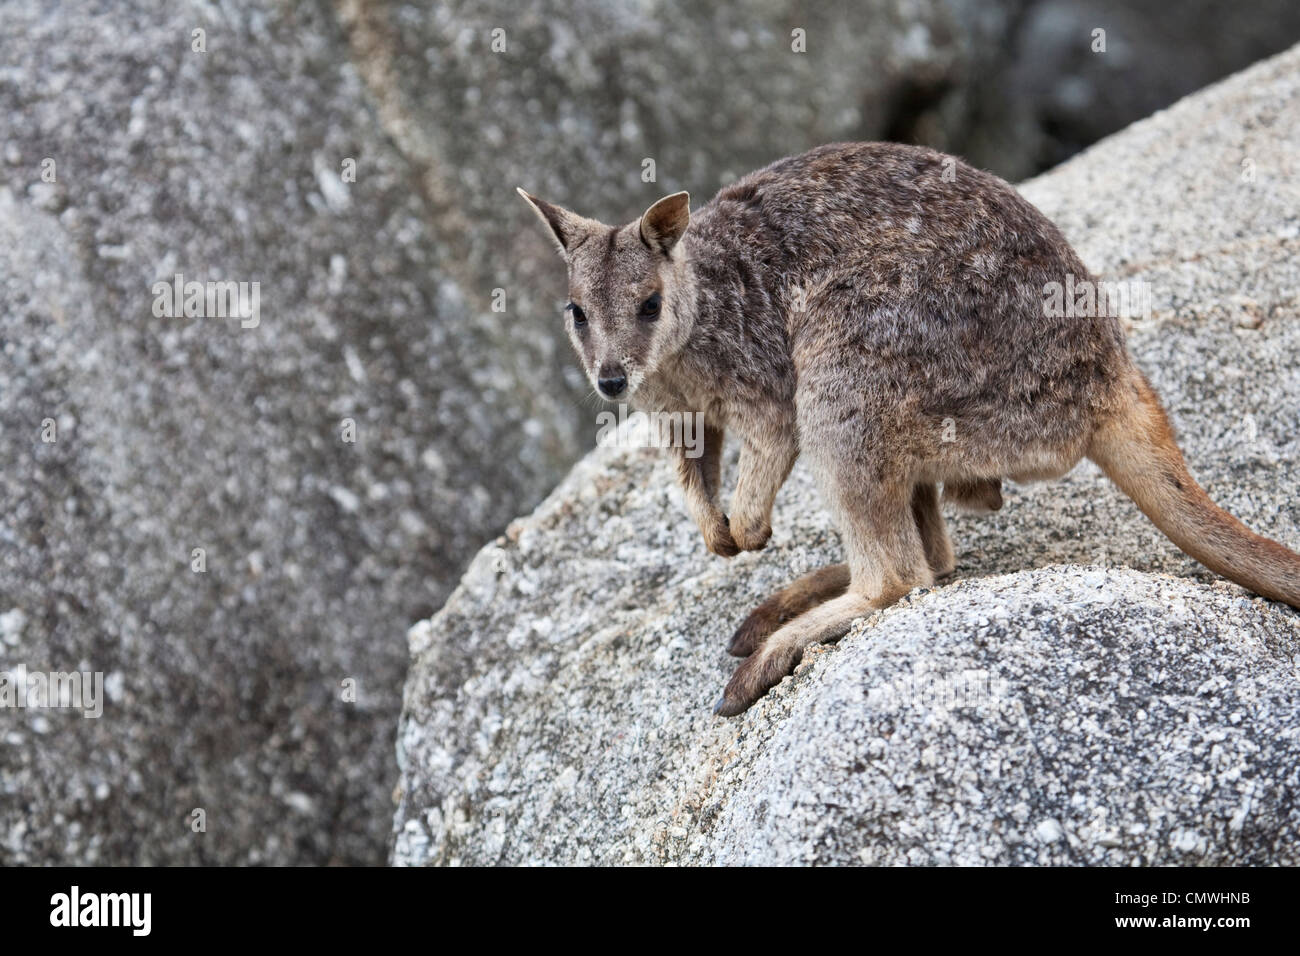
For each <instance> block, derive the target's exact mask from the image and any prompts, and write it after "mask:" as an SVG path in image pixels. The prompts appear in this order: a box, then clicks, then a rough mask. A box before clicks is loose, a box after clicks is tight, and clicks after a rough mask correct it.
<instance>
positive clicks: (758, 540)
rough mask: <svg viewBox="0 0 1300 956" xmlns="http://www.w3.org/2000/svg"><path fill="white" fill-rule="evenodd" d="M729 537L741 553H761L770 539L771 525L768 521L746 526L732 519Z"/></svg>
mask: <svg viewBox="0 0 1300 956" xmlns="http://www.w3.org/2000/svg"><path fill="white" fill-rule="evenodd" d="M731 537H732V538H733V539H734V540H735V542H736V547H738V548H740V550H741V551H762V550H763V548H764V547H765V546H766V545H767V542H768V539H770V538H771V537H772V524H771V522H768V521H762V522H759V523H756V524H746V523H745V522H743V521H738V520H736V519H732V521H731Z"/></svg>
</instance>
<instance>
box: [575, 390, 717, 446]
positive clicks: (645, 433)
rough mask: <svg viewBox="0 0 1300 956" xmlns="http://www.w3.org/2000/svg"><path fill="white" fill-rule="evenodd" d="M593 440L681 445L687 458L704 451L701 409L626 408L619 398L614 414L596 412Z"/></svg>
mask: <svg viewBox="0 0 1300 956" xmlns="http://www.w3.org/2000/svg"><path fill="white" fill-rule="evenodd" d="M596 425H597V426H598V430H597V432H596V444H598V445H600V446H602V447H609V446H613V447H615V448H684V449H686V452H685V454H686V457H687V458H699V457H700V456H701V455H702V454H704V413H703V412H642V411H631V412H629V411H628V407H627V405H626V404H625V403H622V402H620V403H619V406H618V414H617V415H616V414H614V412H612V411H603V412H600V413H599V414H597V415H596Z"/></svg>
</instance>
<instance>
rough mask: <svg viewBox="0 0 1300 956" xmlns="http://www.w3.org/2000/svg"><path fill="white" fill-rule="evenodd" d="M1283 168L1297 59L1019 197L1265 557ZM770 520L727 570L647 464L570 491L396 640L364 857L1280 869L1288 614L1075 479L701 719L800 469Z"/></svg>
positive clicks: (1297, 382) (1008, 514) (1292, 156)
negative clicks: (950, 572) (384, 767)
mask: <svg viewBox="0 0 1300 956" xmlns="http://www.w3.org/2000/svg"><path fill="white" fill-rule="evenodd" d="M1243 159H1250V160H1252V162H1253V166H1252V167H1248V168H1251V169H1253V172H1254V175H1253V177H1245V178H1243V172H1244V171H1246V170H1244V169H1243V167H1242V160H1243ZM1298 163H1300V48H1296V49H1293V50H1290V51H1288V52H1287V53H1285V54H1283V55H1281V56H1279V57H1276V58H1274V59H1273V60H1270V61H1267V62H1265V63H1262V64H1260V65H1258V66H1256V67H1254V68H1252V69H1250V70H1248V71H1246V72H1245V73H1242V74H1240V75H1238V76H1235V77H1233V78H1232V79H1230V80H1229V81H1227V82H1225V83H1223V84H1220V85H1219V86H1216V87H1214V88H1212V89H1210V90H1208V91H1205V92H1203V93H1200V94H1198V95H1196V96H1194V97H1192V98H1190V99H1188V100H1186V101H1184V102H1182V103H1180V104H1178V105H1177V106H1176V107H1174V108H1172V109H1170V110H1168V111H1166V112H1163V113H1160V114H1157V115H1156V116H1154V117H1152V118H1151V119H1149V120H1146V121H1143V122H1141V123H1139V124H1137V125H1135V126H1134V127H1132V128H1131V129H1129V130H1127V131H1125V132H1123V133H1121V134H1119V135H1117V136H1115V137H1113V138H1111V139H1109V140H1106V141H1104V142H1102V143H1101V144H1099V145H1097V146H1095V147H1094V148H1092V149H1091V150H1089V151H1088V152H1087V153H1085V154H1083V155H1082V156H1080V157H1078V158H1077V159H1075V160H1073V161H1071V162H1070V163H1068V164H1066V165H1065V166H1064V167H1062V168H1061V169H1059V170H1057V171H1055V172H1053V173H1051V174H1049V175H1047V176H1044V177H1042V178H1040V179H1038V180H1035V181H1034V182H1032V183H1030V184H1028V185H1027V186H1026V187H1025V192H1026V194H1027V195H1028V196H1029V197H1030V198H1031V199H1032V200H1033V201H1034V202H1035V203H1037V204H1038V205H1039V206H1040V207H1041V208H1042V209H1043V210H1044V211H1045V212H1046V213H1047V214H1048V215H1050V216H1052V217H1053V218H1054V219H1055V220H1056V221H1057V222H1059V223H1060V224H1061V225H1062V227H1063V229H1064V231H1065V233H1066V235H1067V236H1069V237H1070V238H1071V239H1072V240H1073V241H1074V242H1075V243H1076V245H1077V247H1078V249H1079V251H1080V253H1081V255H1082V256H1083V258H1084V260H1085V261H1086V262H1087V263H1088V264H1089V265H1090V266H1091V267H1092V268H1094V269H1096V270H1098V271H1099V272H1102V273H1103V274H1104V275H1105V276H1107V277H1123V278H1130V279H1140V280H1143V281H1145V282H1148V283H1150V285H1151V291H1152V297H1153V300H1154V309H1153V313H1152V315H1151V316H1150V317H1149V318H1147V319H1143V320H1140V321H1138V322H1136V323H1135V327H1134V328H1133V330H1132V335H1131V345H1132V348H1133V351H1134V353H1135V354H1136V355H1137V356H1138V359H1139V362H1140V364H1141V365H1142V366H1143V367H1144V369H1145V370H1146V371H1147V372H1148V373H1149V374H1150V376H1151V378H1152V379H1153V381H1154V383H1155V385H1156V387H1157V389H1158V390H1159V391H1160V392H1161V394H1162V395H1163V396H1164V397H1165V399H1166V402H1167V404H1168V406H1169V408H1170V411H1171V415H1172V418H1173V420H1174V422H1175V424H1176V426H1177V427H1178V428H1179V430H1180V437H1181V442H1182V444H1183V447H1184V449H1185V450H1186V452H1187V454H1188V457H1189V460H1190V462H1191V467H1192V470H1193V472H1194V473H1195V474H1197V475H1198V477H1199V478H1200V479H1201V480H1202V482H1203V483H1204V484H1205V485H1206V487H1207V489H1208V490H1209V491H1210V493H1211V495H1212V496H1213V497H1214V498H1215V499H1216V500H1218V501H1219V502H1220V503H1222V504H1223V505H1224V506H1225V507H1227V508H1228V509H1229V510H1231V511H1233V512H1234V513H1236V514H1237V515H1239V516H1240V517H1241V518H1242V519H1243V520H1245V521H1246V522H1247V523H1248V524H1250V525H1252V526H1253V527H1255V528H1256V529H1257V530H1259V531H1261V532H1262V533H1264V534H1267V535H1270V536H1271V537H1274V538H1276V539H1278V540H1280V541H1282V542H1284V543H1286V544H1288V545H1289V546H1290V547H1292V548H1300V513H1297V511H1296V509H1295V507H1294V502H1295V501H1296V500H1297V491H1300V368H1298V367H1297V365H1296V363H1295V361H1294V356H1295V355H1296V354H1298V353H1300V303H1297V300H1296V292H1295V290H1296V289H1297V288H1300V267H1297V265H1296V263H1297V262H1298V261H1300V257H1297V255H1296V245H1297V238H1300V214H1297V212H1296V210H1297V209H1300V176H1297V173H1300V170H1297V168H1296V166H1297V164H1298ZM774 523H775V526H776V530H775V535H774V537H773V540H772V543H771V544H770V545H769V546H768V549H767V550H766V551H765V552H761V553H758V554H746V555H742V556H741V557H739V558H736V559H734V560H732V561H730V562H727V561H724V560H722V559H719V558H714V557H711V556H709V555H707V554H706V553H705V552H704V550H703V547H702V546H701V544H700V542H699V540H698V533H697V532H696V530H695V529H694V527H693V526H692V525H691V524H690V522H689V520H688V519H687V518H686V516H685V512H684V507H683V504H682V502H681V498H680V494H679V493H678V492H677V491H676V489H675V488H674V487H673V484H672V478H671V473H670V469H669V467H668V463H667V462H666V461H665V459H664V458H663V457H662V456H661V454H660V453H658V452H655V451H653V450H624V449H617V448H605V449H599V450H597V451H596V452H594V453H592V454H591V455H590V456H588V457H587V458H586V459H585V460H583V461H582V462H581V463H580V464H579V465H578V466H576V467H575V469H574V470H573V471H572V473H571V474H570V475H569V477H568V478H567V479H566V480H565V481H564V482H563V483H562V484H561V486H560V487H559V488H558V489H556V491H555V492H553V493H552V495H551V496H550V497H549V498H548V499H547V500H546V501H545V502H544V503H543V504H542V505H541V506H540V507H539V508H538V509H537V511H536V512H535V513H533V514H532V515H531V516H529V517H527V518H523V519H520V520H518V521H516V522H514V523H513V524H512V525H511V526H510V528H509V529H508V530H507V533H506V534H505V535H504V536H503V537H502V538H501V539H499V540H498V541H497V542H496V543H495V544H494V545H493V546H491V547H489V548H487V549H485V550H484V551H483V552H481V553H480V554H479V556H478V557H477V558H476V559H475V560H474V562H473V563H472V564H471V566H470V568H469V570H468V572H467V573H466V575H465V577H464V579H463V580H462V582H461V585H460V587H459V588H458V589H457V590H456V592H455V593H454V594H453V595H452V597H451V598H450V599H449V601H448V603H447V605H446V606H445V607H444V608H443V610H442V611H441V612H439V614H438V615H436V616H435V617H434V618H433V619H432V620H431V621H428V622H425V623H421V624H419V625H417V626H416V627H415V628H413V629H412V630H411V632H410V642H411V653H412V664H411V671H410V677H409V679H408V683H407V688H406V695H405V704H404V712H403V717H402V721H401V725H400V730H399V738H398V758H399V764H400V766H401V768H402V773H401V780H400V783H399V788H398V794H399V798H400V803H399V807H398V812H397V816H396V820H395V824H394V831H395V848H394V854H393V859H394V861H395V862H397V863H402V864H420V863H502V862H507V863H515V862H529V863H571V862H579V863H584V862H590V863H597V862H600V863H617V862H670V861H671V862H692V863H709V862H764V863H793V862H801V863H808V862H815V863H832V862H835V863H839V862H859V861H863V862H873V863H885V862H913V863H923V862H933V863H946V862H963V863H965V862H989V863H1023V862H1036V863H1133V862H1138V863H1148V864H1163V863H1193V862H1206V863H1282V864H1290V865H1294V864H1296V863H1298V862H1300V845H1298V840H1300V809H1298V807H1300V801H1297V795H1298V790H1300V777H1298V776H1297V774H1298V773H1300V771H1298V770H1297V767H1300V738H1298V736H1297V721H1296V717H1297V707H1298V706H1300V705H1297V694H1298V692H1300V673H1298V671H1297V666H1296V652H1297V650H1300V615H1298V614H1297V613H1296V612H1294V611H1292V610H1290V609H1288V608H1285V607H1282V606H1279V605H1275V604H1270V603H1267V602H1264V601H1263V600H1261V599H1258V598H1253V597H1250V596H1248V595H1247V594H1246V593H1245V592H1244V591H1242V590H1241V589H1240V588H1237V587H1236V586H1235V585H1231V584H1229V583H1226V582H1223V581H1220V580H1217V579H1215V578H1214V577H1213V576H1212V575H1210V574H1209V572H1207V571H1205V570H1204V569H1201V568H1200V567H1199V566H1197V565H1196V564H1195V563H1194V562H1192V561H1191V560H1190V559H1188V558H1186V557H1184V556H1182V555H1181V554H1180V553H1179V552H1177V551H1176V549H1174V547H1173V546H1172V544H1170V543H1169V542H1168V541H1166V540H1165V539H1164V538H1163V537H1162V536H1161V535H1160V533H1159V532H1158V531H1156V529H1155V528H1154V527H1153V526H1151V525H1150V524H1149V523H1148V522H1147V521H1146V520H1145V519H1144V518H1143V517H1142V516H1141V515H1140V514H1138V512H1137V510H1136V509H1135V508H1134V507H1133V505H1132V504H1131V503H1130V502H1129V501H1128V500H1127V499H1125V498H1124V497H1123V496H1122V495H1121V494H1120V493H1119V492H1118V491H1117V490H1115V489H1114V488H1112V487H1111V486H1110V485H1109V484H1108V483H1106V482H1105V480H1104V479H1103V478H1102V477H1101V476H1100V475H1099V473H1098V472H1097V470H1096V469H1095V468H1094V467H1092V466H1091V465H1089V464H1086V463H1085V464H1084V465H1082V466H1080V467H1079V468H1078V469H1076V470H1075V471H1074V472H1073V473H1072V474H1071V475H1070V476H1068V477H1067V478H1066V479H1065V480H1062V481H1059V482H1054V483H1051V484H1045V485H1035V486H1012V487H1011V488H1010V489H1009V494H1008V500H1007V504H1006V507H1005V508H1004V509H1003V511H1002V512H1000V513H999V514H997V515H995V516H991V517H985V518H974V517H959V518H956V519H955V520H953V521H952V530H953V537H954V541H955V544H956V547H957V552H958V569H957V580H956V581H955V582H954V583H950V584H946V585H945V586H941V587H938V588H935V589H932V590H929V591H918V592H915V593H914V594H913V595H911V596H910V597H909V598H908V599H907V600H905V601H904V602H903V603H901V604H899V605H896V606H895V607H892V608H890V609H887V610H885V611H883V612H879V613H877V614H876V615H873V616H872V617H871V618H870V619H866V620H864V621H862V622H860V623H858V624H857V625H856V626H855V627H854V628H853V630H852V631H851V632H850V634H849V635H848V636H847V637H845V638H844V639H843V640H842V641H841V642H840V643H839V644H838V645H837V646H836V647H833V648H818V649H815V650H813V651H810V652H809V654H808V655H806V657H805V660H804V663H803V664H802V665H801V668H800V672H799V673H796V675H795V676H794V677H792V678H790V679H788V680H786V681H785V682H783V683H782V684H781V685H780V686H779V687H778V688H776V689H775V691H774V692H773V693H772V694H771V695H769V696H768V697H767V698H765V699H764V700H763V701H761V702H760V703H759V704H758V705H756V706H755V707H754V708H753V709H751V710H750V711H749V712H748V713H746V714H745V715H744V716H742V717H741V718H738V719H736V720H732V721H723V720H719V719H717V718H714V717H712V716H711V715H710V713H709V704H710V702H711V701H713V700H714V699H715V698H716V696H717V692H718V690H719V688H720V687H721V686H722V684H723V683H724V682H725V680H726V678H727V676H728V675H729V674H730V671H731V669H732V668H733V667H734V666H735V661H734V659H732V658H729V657H728V656H727V655H726V654H725V652H724V650H723V645H724V643H725V640H726V638H727V637H728V636H729V635H730V632H731V630H732V628H733V627H734V626H735V624H736V623H738V622H739V620H740V619H741V618H742V617H743V615H744V614H745V613H746V612H747V611H748V610H749V609H750V608H751V607H752V606H754V605H755V604H756V603H757V602H758V601H759V600H760V599H761V598H763V597H764V596H766V595H767V594H768V593H770V592H771V591H772V590H773V589H775V588H776V587H778V586H780V585H781V584H783V583H784V582H785V581H787V580H788V579H789V578H790V577H792V576H793V575H794V574H796V573H798V572H801V571H804V570H807V569H809V568H811V567H814V566H817V565H819V564H822V563H826V562H829V561H832V560H835V559H836V558H837V553H838V549H837V547H836V541H835V533H834V532H833V530H832V529H831V528H830V527H829V525H828V522H827V519H826V517H825V515H824V513H823V512H822V510H821V508H820V504H819V502H818V500H817V495H816V493H815V491H814V489H813V487H812V485H811V482H810V481H809V479H808V476H807V474H806V472H804V470H803V469H802V468H796V471H795V473H794V475H793V476H792V479H791V481H790V482H789V483H788V484H787V486H786V487H785V488H784V489H783V491H782V493H781V495H780V498H779V500H778V504H777V510H776V515H775V522H774ZM1080 566H1082V567H1080ZM1025 569H1033V570H1025Z"/></svg>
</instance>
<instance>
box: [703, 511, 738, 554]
mask: <svg viewBox="0 0 1300 956" xmlns="http://www.w3.org/2000/svg"><path fill="white" fill-rule="evenodd" d="M702 530H703V532H704V546H705V547H706V548H708V549H709V550H710V551H712V552H713V553H714V554H716V555H720V556H721V557H724V558H734V557H735V556H736V555H738V554H740V547H739V546H738V545H737V544H736V539H735V538H733V537H732V536H731V528H730V527H729V526H728V524H727V516H726V515H724V514H719V515H718V516H717V518H716V519H715V520H714V521H713V522H711V523H710V524H708V525H706V526H705V527H704V528H703V529H702Z"/></svg>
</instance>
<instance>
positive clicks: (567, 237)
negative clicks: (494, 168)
mask: <svg viewBox="0 0 1300 956" xmlns="http://www.w3.org/2000/svg"><path fill="white" fill-rule="evenodd" d="M515 191H516V192H517V193H519V195H521V196H523V197H524V199H525V200H527V202H528V205H530V206H532V207H533V212H535V213H537V217H538V218H539V219H541V220H542V222H544V223H546V225H547V226H549V227H550V230H551V236H552V238H554V239H555V244H556V246H557V247H558V248H559V250H560V255H562V256H564V258H566V259H567V258H569V254H570V253H571V252H573V250H574V249H576V248H578V246H580V245H582V242H583V240H584V239H586V238H587V237H588V236H589V235H591V233H592V231H593V230H594V229H597V228H599V227H600V223H598V222H594V221H592V220H590V219H586V218H584V217H582V216H579V215H578V214H577V213H576V212H570V211H569V210H567V209H565V208H564V207H563V206H556V205H553V204H552V203H549V202H547V201H546V200H545V199H538V198H537V197H536V196H530V195H529V194H528V193H526V192H524V191H523V190H522V189H520V188H519V187H518V186H516V187H515Z"/></svg>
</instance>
